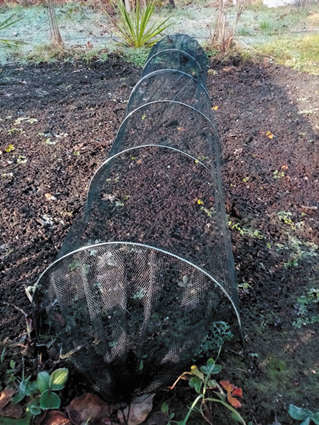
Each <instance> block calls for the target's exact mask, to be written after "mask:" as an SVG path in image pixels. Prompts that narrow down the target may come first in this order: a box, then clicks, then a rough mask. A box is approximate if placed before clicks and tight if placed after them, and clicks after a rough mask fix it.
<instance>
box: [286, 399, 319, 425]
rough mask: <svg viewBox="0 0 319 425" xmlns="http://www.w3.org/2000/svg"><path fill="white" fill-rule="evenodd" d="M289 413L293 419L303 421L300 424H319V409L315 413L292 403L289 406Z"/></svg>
mask: <svg viewBox="0 0 319 425" xmlns="http://www.w3.org/2000/svg"><path fill="white" fill-rule="evenodd" d="M288 414H289V416H290V417H291V418H292V419H296V421H302V422H301V423H300V425H309V424H311V422H313V423H314V424H316V425H319V411H318V412H315V413H314V412H312V411H311V410H309V409H304V408H303V407H297V406H294V405H293V404H290V405H289V408H288Z"/></svg>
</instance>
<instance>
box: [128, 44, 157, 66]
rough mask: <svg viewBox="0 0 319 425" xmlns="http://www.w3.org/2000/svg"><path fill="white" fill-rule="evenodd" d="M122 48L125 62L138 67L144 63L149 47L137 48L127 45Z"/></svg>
mask: <svg viewBox="0 0 319 425" xmlns="http://www.w3.org/2000/svg"><path fill="white" fill-rule="evenodd" d="M123 50H124V56H125V59H126V60H127V62H130V63H133V64H134V65H136V66H138V67H140V68H142V67H143V66H144V65H145V62H146V60H147V57H148V55H149V53H150V49H149V48H148V47H140V48H139V49H135V48H133V47H129V48H126V49H123Z"/></svg>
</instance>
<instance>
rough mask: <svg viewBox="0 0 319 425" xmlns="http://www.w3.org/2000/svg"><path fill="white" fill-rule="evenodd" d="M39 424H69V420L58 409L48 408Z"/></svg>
mask: <svg viewBox="0 0 319 425" xmlns="http://www.w3.org/2000/svg"><path fill="white" fill-rule="evenodd" d="M41 425H71V421H70V419H69V418H67V417H66V416H65V415H64V414H63V413H62V412H60V411H59V410H50V411H48V413H47V415H46V416H45V418H44V420H43V421H42V422H41Z"/></svg>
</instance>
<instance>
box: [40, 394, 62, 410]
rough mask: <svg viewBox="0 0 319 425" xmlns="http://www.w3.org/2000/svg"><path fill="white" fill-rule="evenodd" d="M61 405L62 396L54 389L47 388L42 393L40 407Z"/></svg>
mask: <svg viewBox="0 0 319 425" xmlns="http://www.w3.org/2000/svg"><path fill="white" fill-rule="evenodd" d="M60 406H61V399H60V397H59V396H58V395H57V394H56V393H55V392H53V391H50V390H47V391H44V393H42V394H41V397H40V407H41V409H43V410H49V409H59V408H60Z"/></svg>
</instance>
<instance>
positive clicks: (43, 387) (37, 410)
mask: <svg viewBox="0 0 319 425" xmlns="http://www.w3.org/2000/svg"><path fill="white" fill-rule="evenodd" d="M12 366H13V365H12ZM68 375H69V371H68V369H66V368H60V369H56V370H54V371H53V372H52V373H51V375H50V374H49V373H48V372H46V371H43V372H39V373H38V375H37V379H36V380H35V381H30V379H31V376H29V377H27V378H25V377H24V374H22V378H21V379H19V378H16V377H14V382H16V383H17V384H18V389H17V392H16V394H15V396H14V397H13V398H12V402H13V403H14V404H18V403H21V402H22V401H23V400H25V398H29V400H28V401H27V405H26V415H25V417H24V418H23V421H24V422H21V420H14V419H11V420H9V422H8V420H7V418H1V417H0V425H2V424H4V425H9V424H12V425H20V422H21V424H22V423H23V424H28V423H29V422H30V420H31V418H32V417H33V416H38V415H40V414H41V413H42V412H43V411H44V410H50V409H59V408H60V406H61V399H60V397H59V396H58V395H57V394H56V392H55V391H60V390H62V389H63V388H64V386H65V384H66V381H67V379H68Z"/></svg>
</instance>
